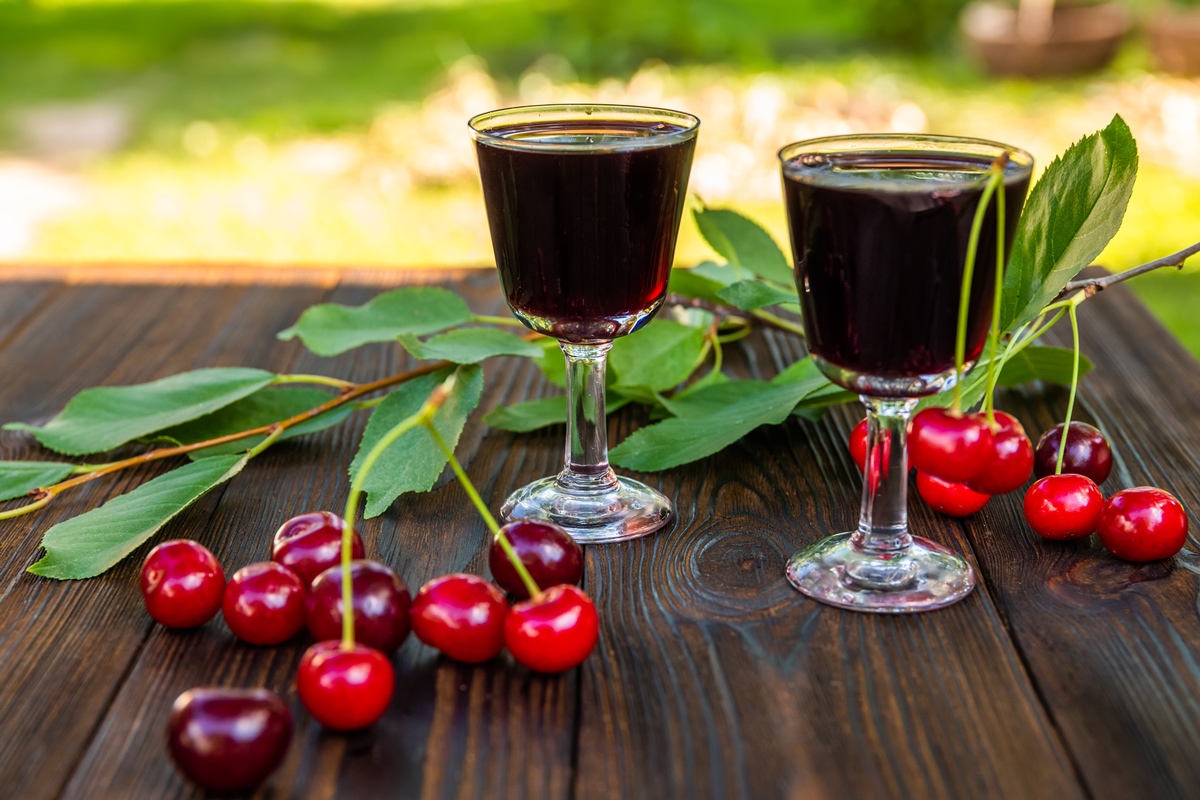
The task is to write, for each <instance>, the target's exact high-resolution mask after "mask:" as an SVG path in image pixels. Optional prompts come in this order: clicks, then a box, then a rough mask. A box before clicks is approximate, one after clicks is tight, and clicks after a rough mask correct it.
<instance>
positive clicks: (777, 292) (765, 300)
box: [717, 280, 800, 311]
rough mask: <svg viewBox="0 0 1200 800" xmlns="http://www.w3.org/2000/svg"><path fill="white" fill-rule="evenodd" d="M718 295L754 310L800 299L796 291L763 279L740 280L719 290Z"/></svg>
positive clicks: (745, 309)
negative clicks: (789, 290) (785, 289)
mask: <svg viewBox="0 0 1200 800" xmlns="http://www.w3.org/2000/svg"><path fill="white" fill-rule="evenodd" d="M717 296H718V297H720V298H721V299H722V300H724V301H725V302H726V303H731V304H733V305H735V306H737V307H738V308H740V309H742V310H743V311H753V310H754V309H756V308H764V307H766V306H777V305H779V304H781V303H796V302H798V301H799V299H800V298H799V297H797V295H796V293H795V292H787V291H784V290H783V289H778V288H776V287H775V286H772V285H771V284H769V283H763V282H762V281H754V280H748V281H738V282H737V283H734V284H730V285H729V286H726V287H725V288H723V289H721V290H720V291H718V292H717Z"/></svg>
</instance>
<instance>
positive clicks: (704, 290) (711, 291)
mask: <svg viewBox="0 0 1200 800" xmlns="http://www.w3.org/2000/svg"><path fill="white" fill-rule="evenodd" d="M707 263H708V264H712V262H711V261H710V262H707ZM703 266H704V265H699V266H696V267H691V268H688V269H684V268H682V267H677V268H675V269H673V270H671V280H670V282H669V283H668V284H667V291H668V292H671V293H672V294H681V295H683V296H684V297H695V298H698V299H700V300H707V301H709V302H710V303H719V302H721V298H720V297H718V296H717V292H719V291H720V290H721V288H722V287H724V286H727V285H728V282H727V281H724V280H716V279H714V278H711V277H709V276H707V275H705V274H704V271H703V270H702V267H703ZM712 266H714V267H715V266H716V265H715V264H712ZM731 274H732V270H731Z"/></svg>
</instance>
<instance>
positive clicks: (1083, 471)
mask: <svg viewBox="0 0 1200 800" xmlns="http://www.w3.org/2000/svg"><path fill="white" fill-rule="evenodd" d="M1062 435H1063V426H1062V423H1059V424H1058V425H1055V426H1054V427H1053V428H1051V429H1050V430H1048V431H1046V432H1045V433H1043V434H1042V438H1041V439H1039V440H1038V443H1037V451H1036V453H1035V455H1034V465H1033V471H1034V474H1036V475H1037V476H1038V477H1039V478H1044V477H1046V476H1047V475H1053V474H1054V472H1055V467H1056V466H1057V465H1058V447H1059V445H1060V444H1061V443H1062ZM1062 471H1063V472H1073V473H1075V474H1076V475H1086V476H1087V477H1089V478H1091V479H1092V480H1093V481H1094V482H1095V483H1096V485H1097V486H1099V485H1100V484H1102V483H1104V481H1105V480H1107V479H1108V473H1110V472H1112V448H1111V447H1109V446H1108V440H1107V439H1105V438H1104V434H1102V433H1101V432H1100V431H1099V430H1098V429H1096V428H1094V427H1092V426H1091V425H1088V424H1087V423H1086V422H1072V423H1071V431H1070V433H1068V434H1067V453H1066V455H1064V456H1063V467H1062Z"/></svg>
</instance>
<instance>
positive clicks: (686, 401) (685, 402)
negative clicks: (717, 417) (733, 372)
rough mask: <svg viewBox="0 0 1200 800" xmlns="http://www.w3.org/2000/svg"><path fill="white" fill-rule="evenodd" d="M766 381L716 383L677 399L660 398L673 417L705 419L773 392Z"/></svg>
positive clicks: (680, 395) (681, 395)
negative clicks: (740, 403) (734, 405)
mask: <svg viewBox="0 0 1200 800" xmlns="http://www.w3.org/2000/svg"><path fill="white" fill-rule="evenodd" d="M771 388H772V387H771V384H769V383H767V382H766V381H756V380H744V381H725V382H724V383H715V384H713V385H711V386H708V387H706V388H703V389H698V390H696V391H693V392H689V393H688V394H686V395H685V394H679V395H677V396H675V397H663V398H660V402H661V403H662V405H663V407H664V408H666V410H667V411H668V412H670V413H671V415H672V416H675V417H680V418H683V419H693V418H703V417H707V416H711V415H712V414H716V413H717V412H719V411H721V410H722V409H724V408H728V407H729V406H731V405H733V404H734V403H739V402H741V401H743V400H746V399H749V398H751V397H757V396H758V395H761V394H763V393H764V392H769V391H771Z"/></svg>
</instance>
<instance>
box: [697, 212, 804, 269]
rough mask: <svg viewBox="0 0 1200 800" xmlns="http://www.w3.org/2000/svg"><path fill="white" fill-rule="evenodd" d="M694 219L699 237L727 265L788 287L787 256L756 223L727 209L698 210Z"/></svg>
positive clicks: (788, 267)
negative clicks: (698, 229) (701, 237)
mask: <svg viewBox="0 0 1200 800" xmlns="http://www.w3.org/2000/svg"><path fill="white" fill-rule="evenodd" d="M694 216H695V218H696V225H697V227H699V228H700V235H701V236H703V237H704V240H705V241H706V242H708V245H709V247H711V248H712V249H713V250H715V251H717V253H719V254H720V255H721V256H722V257H723V258H725V259H726V260H727V261H728V262H729V263H730V264H733V265H734V266H735V267H737V268H738V269H741V270H745V271H746V272H748V273H750V274H751V275H757V276H758V277H760V278H765V279H767V280H769V281H774V282H775V283H780V284H783V285H784V286H788V285H791V283H792V268H791V266H790V265H789V264H788V261H787V257H786V256H785V255H784V254H783V251H782V250H780V249H779V245H778V244H776V243H775V239H774V238H772V237H771V234H770V233H768V232H767V231H766V229H765V228H763V227H762V226H761V225H759V224H758V223H757V222H755V221H753V220H752V219H750V218H749V217H744V216H742V215H741V214H739V213H737V212H736V211H731V210H729V209H727V208H700V209H696V211H695V214H694ZM741 277H746V276H744V275H743V276H741Z"/></svg>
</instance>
